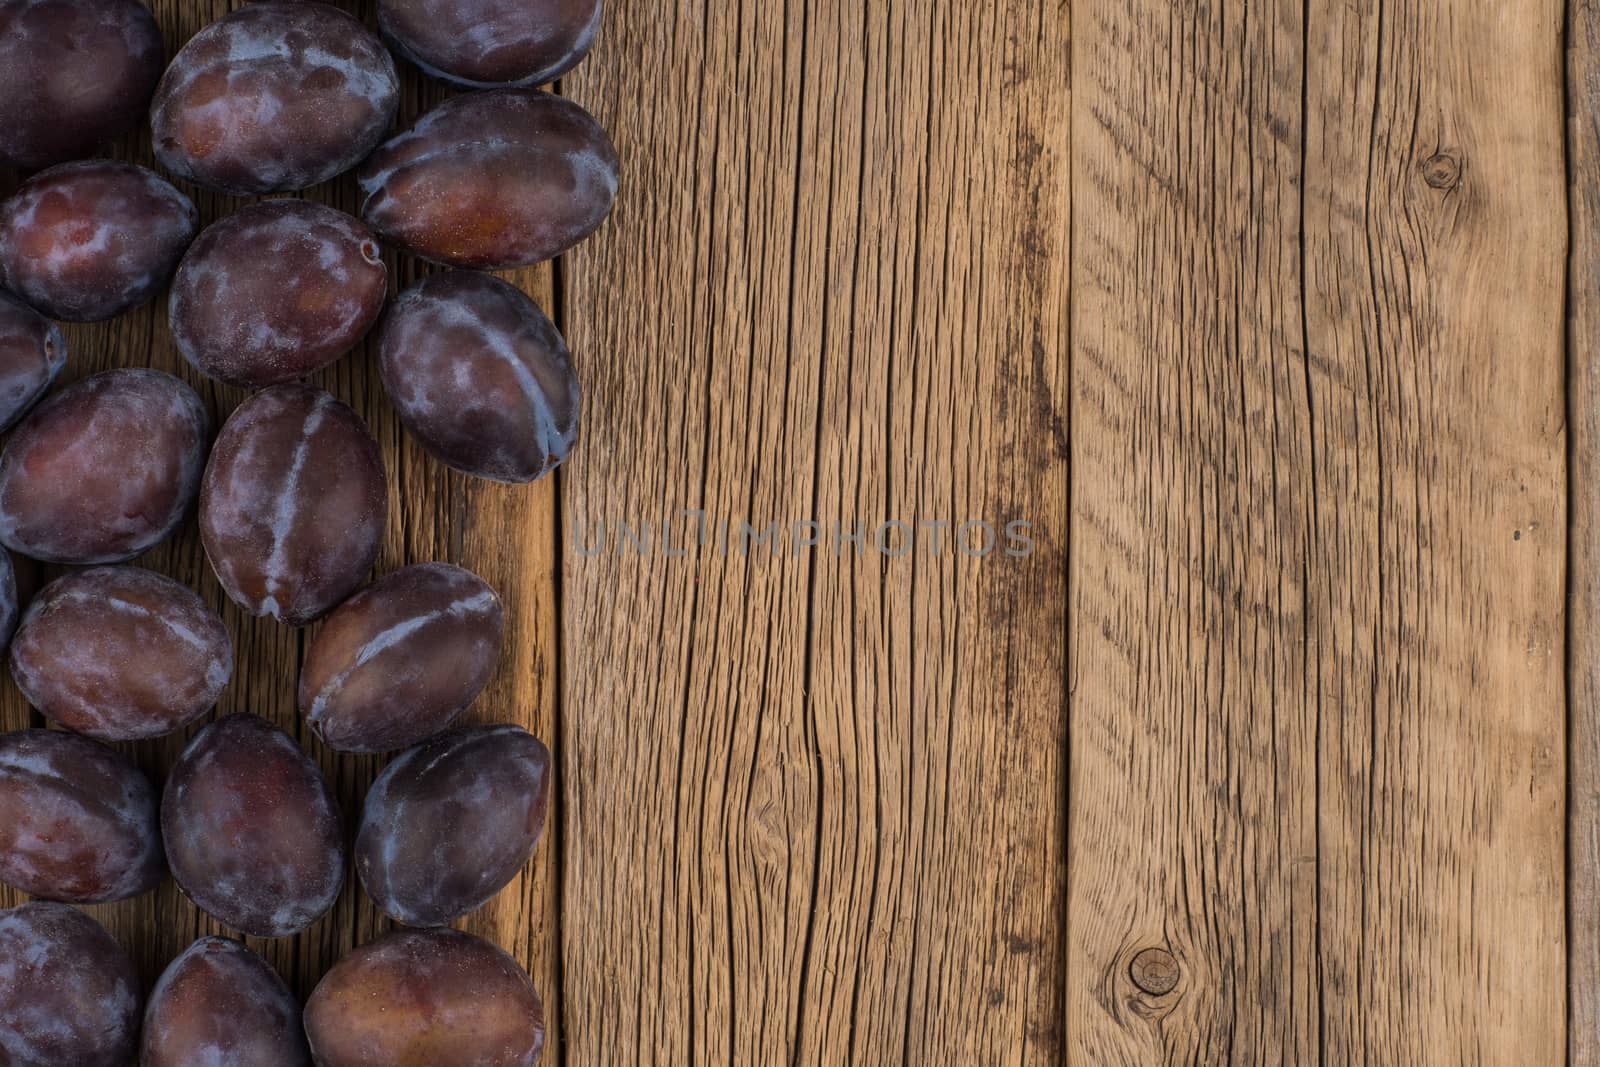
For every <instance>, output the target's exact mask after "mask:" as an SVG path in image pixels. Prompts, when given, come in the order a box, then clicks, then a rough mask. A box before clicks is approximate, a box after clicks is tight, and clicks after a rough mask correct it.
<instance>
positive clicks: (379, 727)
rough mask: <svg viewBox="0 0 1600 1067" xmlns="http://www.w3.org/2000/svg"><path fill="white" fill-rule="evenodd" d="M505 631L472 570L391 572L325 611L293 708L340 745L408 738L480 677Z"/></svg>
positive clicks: (376, 745)
mask: <svg viewBox="0 0 1600 1067" xmlns="http://www.w3.org/2000/svg"><path fill="white" fill-rule="evenodd" d="M504 634H505V621H504V617H503V614H502V611H501V607H500V598H499V597H498V596H496V595H495V592H494V590H493V589H490V588H489V586H488V585H487V584H486V583H485V582H484V581H483V579H482V578H479V577H478V576H477V575H475V574H473V573H472V572H471V571H466V570H462V569H461V568H460V567H452V566H449V565H448V564H444V563H423V564H418V565H416V566H411V567H406V568H403V569H401V570H398V571H395V572H394V573H393V574H389V575H386V576H384V577H383V578H380V579H379V580H378V581H376V582H374V583H373V584H372V585H371V586H369V587H368V588H366V589H363V590H362V591H361V592H359V593H357V594H356V595H355V596H353V597H351V598H350V599H349V600H347V601H345V602H344V603H343V604H341V605H340V606H339V607H338V609H337V610H335V611H334V612H333V614H332V615H330V616H328V619H327V621H326V623H324V624H323V627H322V629H321V631H320V632H319V633H318V634H317V637H316V640H315V641H313V642H312V644H311V648H310V650H309V651H308V652H307V653H306V661H305V668H304V670H302V671H301V674H300V713H301V714H302V715H304V716H305V717H306V721H307V722H308V723H309V724H310V726H311V728H312V729H313V730H315V731H316V733H317V736H318V737H320V738H322V740H323V741H324V742H325V743H327V744H329V745H331V746H332V747H334V748H337V749H341V750H343V751H346V752H389V751H393V750H394V749H397V748H405V747H406V746H407V745H413V744H416V743H417V742H418V741H421V740H422V739H423V738H426V737H431V736H432V735H434V734H436V733H438V732H439V731H440V730H442V729H444V728H445V727H446V726H448V725H450V722H451V720H453V719H454V718H455V717H456V716H457V715H459V714H461V712H462V711H463V710H464V709H465V708H466V707H467V705H469V704H471V703H472V702H473V700H475V699H476V698H477V696H478V694H479V693H480V692H482V691H483V687H484V686H486V685H488V684H489V678H490V677H491V676H492V675H493V674H494V668H495V664H496V663H497V662H498V661H499V658H500V645H501V641H502V639H503V637H504Z"/></svg>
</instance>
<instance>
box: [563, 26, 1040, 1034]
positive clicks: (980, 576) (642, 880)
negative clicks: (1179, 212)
mask: <svg viewBox="0 0 1600 1067" xmlns="http://www.w3.org/2000/svg"><path fill="white" fill-rule="evenodd" d="M1068 14H1069V13H1068V11H1067V9H1066V7H1065V5H1059V4H1056V3H1040V2H1038V0H1002V2H999V3H991V4H944V3H929V2H925V0H884V2H878V3H871V4H860V3H849V2H845V0H806V2H800V0H795V2H790V3H771V4H763V3H738V4H733V5H728V6H725V7H722V8H716V7H705V6H703V5H702V4H700V3H685V2H669V3H665V4H662V5H658V7H657V8H655V9H652V11H651V14H650V16H649V17H639V16H635V17H623V16H622V15H621V14H619V12H618V9H617V8H616V7H613V9H612V13H611V16H610V17H609V18H608V21H607V23H606V31H605V32H606V37H605V42H604V48H603V50H602V51H600V52H598V53H597V54H596V55H595V56H594V57H592V58H591V60H590V62H589V64H588V65H587V66H586V67H585V69H584V80H583V81H582V82H581V84H580V85H578V86H577V87H576V88H575V90H574V95H575V96H576V98H577V99H578V100H579V101H580V102H582V103H584V104H586V105H591V106H592V107H593V108H594V109H595V111H596V113H597V114H598V115H599V116H600V117H601V119H602V121H603V122H604V123H605V124H606V125H607V126H608V128H610V129H611V130H612V131H613V133H614V135H615V136H616V140H617V142H618V147H619V149H620V151H621V153H622V156H623V159H624V168H625V173H626V175H627V177H626V180H625V183H624V186H625V187H624V190H623V192H622V195H621V199H620V202H619V205H618V210H617V214H616V217H615V221H614V230H613V235H612V238H611V239H609V240H604V241H597V242H594V243H593V244H591V245H588V246H585V247H584V248H582V249H580V250H579V251H577V252H576V253H575V254H574V255H573V256H572V257H571V260H570V270H569V271H568V273H567V275H566V278H567V299H566V307H567V316H568V324H569V326H570V337H571V340H572V343H573V348H574V351H575V352H576V353H577V357H578V359H579V360H580V361H581V362H582V364H583V369H584V383H585V386H586V388H587V389H588V407H587V418H588V424H587V430H586V433H585V440H584V445H583V448H582V450H581V451H580V452H579V453H578V454H577V455H576V456H575V459H574V462H573V464H572V465H571V467H570V468H569V471H568V473H567V474H566V475H565V476H564V478H563V482H562V488H563V501H562V506H563V528H562V533H563V536H564V537H565V538H567V540H568V550H567V551H566V556H565V566H564V577H563V582H562V595H563V606H564V616H563V635H564V646H563V649H564V651H563V667H564V677H565V679H566V682H565V691H566V694H567V699H566V705H565V706H566V708H567V714H566V718H565V729H566V738H565V747H566V751H567V767H566V773H567V780H566V788H567V796H568V801H569V804H568V824H567V838H566V840H567V846H568V847H567V851H566V891H565V895H564V898H563V900H564V906H563V929H564V934H565V991H566V998H567V999H566V1004H567V1012H568V1018H569V1029H568V1050H567V1051H568V1055H569V1057H570V1059H571V1061H572V1062H575V1063H583V1064H585V1065H590V1064H596V1065H598V1064H623V1063H627V1064H635V1063H638V1064H644V1063H652V1064H653V1063H661V1064H674V1065H676V1064H692V1063H807V1064H809V1063H830V1064H832V1063H877V1064H899V1063H907V1064H934V1063H1012V1064H1016V1063H1049V1062H1054V1061H1055V1060H1057V1059H1058V1058H1059V1056H1060V1053H1061V1042H1062V1038H1063V1035H1062V1034H1061V1031H1060V1027H1059V1017H1060V1012H1059V1005H1060V998H1061V988H1062V987H1061V981H1062V976H1061V968H1060V962H1061V961H1060V946H1061V943H1062V941H1061V939H1062V934H1063V925H1062V924H1063V913H1062V904H1063V900H1064V898H1063V881H1062V875H1063V845H1064V841H1063V837H1062V833H1061V827H1062V825H1063V820H1064V812H1063V810H1062V803H1063V801H1064V789H1065V786H1064V782H1065V770H1066V768H1065V751H1064V740H1065V738H1064V730H1063V725H1064V692H1063V653H1064V650H1063V647H1062V644H1061V638H1062V635H1063V632H1064V628H1065V618H1064V604H1065V595H1064V580H1065V549H1066V542H1065V533H1066V531H1065V525H1066V501H1067V493H1066V490H1067V467H1066V458H1067V457H1066V439H1067V422H1066V410H1065V408H1066V395H1067V394H1066V387H1067V369H1066V357H1067V343H1066V332H1067V295H1068V294H1067V242H1068V229H1067V222H1068V219H1067V210H1068V187H1067V165H1068V150H1069V145H1068V137H1067V132H1068V131H1067V126H1068V120H1069V111H1068V106H1069V102H1070V97H1069V94H1068V91H1067V88H1068V87H1067V76H1068V70H1067V61H1068V52H1069V37H1068V30H1067V25H1068ZM640 57H650V60H649V61H648V62H644V61H641V58H640ZM683 509H694V510H703V511H704V512H706V513H707V514H708V516H709V518H710V522H711V527H712V531H711V532H712V537H711V543H710V544H709V545H698V544H695V545H693V546H692V550H691V551H690V552H689V554H688V555H687V556H684V557H682V558H678V557H668V556H667V555H666V554H665V551H664V549H663V548H662V546H661V544H660V537H661V526H662V523H663V522H667V523H668V524H669V525H670V527H671V529H672V531H673V534H672V536H673V544H674V550H675V551H676V550H681V549H683V548H684V547H685V543H686V541H692V540H693V533H694V527H693V523H692V520H690V519H686V518H684V517H682V516H681V514H680V512H681V511H682V510H683ZM1018 519H1020V520H1025V521H1030V522H1031V523H1032V527H1031V529H1032V536H1033V538H1034V540H1035V542H1036V544H1035V550H1034V551H1033V552H1032V554H1031V555H1028V556H1027V557H1026V558H1020V559H1019V558H1010V557H1007V556H1005V555H1004V554H1003V553H1002V552H1000V551H996V552H994V553H993V554H992V555H991V556H989V557H987V558H985V559H982V560H978V559H971V558H968V557H966V556H964V555H962V554H960V553H959V552H957V551H955V550H953V548H952V543H953V539H954V537H955V536H956V534H957V527H959V525H960V524H961V523H962V522H964V521H967V520H988V521H990V522H993V523H997V524H1003V523H1005V522H1009V521H1012V520H1018ZM624 520H625V521H627V522H629V523H631V524H634V525H635V526H637V525H638V524H640V523H645V522H648V523H650V524H651V526H652V529H653V530H654V535H655V542H654V544H655V550H654V551H653V552H652V553H651V554H649V555H645V556H641V555H640V554H639V553H638V552H636V551H634V550H633V549H632V548H631V546H625V547H623V548H622V549H620V550H619V549H618V547H617V534H618V531H617V525H616V524H617V523H619V522H621V521H624ZM723 520H727V521H729V522H732V523H738V522H740V521H748V522H749V523H751V524H752V525H753V526H755V527H756V528H757V529H765V528H766V527H767V525H768V524H769V523H771V522H774V521H776V522H778V523H780V524H781V525H782V526H784V527H789V526H790V525H791V524H793V523H795V522H806V521H811V522H816V523H818V524H819V526H820V533H821V538H822V544H821V545H820V546H819V547H818V548H816V549H814V550H807V549H801V550H800V551H798V552H797V551H795V550H794V547H793V539H792V537H791V538H790V539H789V541H786V543H785V545H784V547H783V548H782V549H781V550H780V551H779V552H777V553H776V554H774V553H773V551H772V550H771V548H770V547H769V548H763V549H758V550H756V551H755V552H752V553H750V554H748V555H745V554H741V553H740V551H739V550H738V548H737V547H736V546H737V540H735V541H734V546H735V547H731V548H730V549H729V551H728V552H727V553H725V554H724V553H723V552H722V551H721V549H720V537H719V535H718V533H717V527H718V526H719V525H720V522H721V521H723ZM887 520H899V521H903V522H907V523H912V524H918V523H922V522H947V523H953V524H955V525H954V526H952V527H951V528H950V529H949V530H948V531H947V532H945V533H944V538H945V545H944V550H943V552H942V554H939V555H934V554H933V553H932V551H931V549H930V548H928V547H927V544H926V542H927V540H928V536H929V535H928V534H927V533H926V532H921V531H919V532H918V535H917V536H918V540H919V542H920V543H919V544H918V546H917V547H916V548H915V549H914V550H913V551H911V552H909V553H907V554H906V555H904V556H902V557H900V558H897V559H892V558H888V557H886V556H884V555H882V554H880V553H879V552H878V551H877V550H876V549H875V548H874V547H873V546H872V544H871V538H872V536H873V534H874V533H875V531H876V529H877V527H878V525H879V524H881V523H883V522H885V521H887ZM857 522H859V523H862V524H863V525H864V527H865V531H866V535H867V538H868V543H867V545H865V546H864V548H863V550H862V551H860V552H859V553H858V551H857V549H856V547H855V546H854V545H850V544H846V545H843V546H840V550H839V551H837V552H836V551H835V543H834V540H833V531H834V523H842V524H843V529H844V531H845V532H847V533H853V532H854V525H855V524H856V523H857ZM601 524H605V525H606V527H607V528H608V538H609V540H608V543H607V548H606V550H604V551H598V550H597V553H596V554H595V555H594V556H592V557H587V556H585V555H583V554H581V553H578V552H574V551H572V549H571V541H572V539H573V528H574V527H576V528H577V530H578V531H579V537H580V539H581V541H582V543H583V544H584V545H585V546H587V547H588V548H595V547H596V546H597V545H598V544H599V538H600V527H601ZM791 533H792V530H791ZM734 536H735V538H736V537H737V527H735V531H734ZM890 536H891V540H890V542H889V543H890V544H891V547H894V548H896V549H897V548H898V547H899V546H900V544H901V542H900V541H899V540H896V539H892V538H893V534H892V533H891V535H890ZM971 536H973V537H977V536H980V533H979V531H977V530H976V529H975V530H974V531H973V533H972V534H971Z"/></svg>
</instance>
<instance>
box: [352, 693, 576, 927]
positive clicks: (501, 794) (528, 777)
mask: <svg viewBox="0 0 1600 1067" xmlns="http://www.w3.org/2000/svg"><path fill="white" fill-rule="evenodd" d="M549 807H550V750H549V749H547V748H546V747H545V746H544V744H543V743H542V742H540V741H539V740H538V739H537V738H535V737H534V736H533V735H532V734H530V733H528V732H527V731H526V730H524V729H522V728H521V727H520V726H513V725H510V724H499V725H494V726H479V727H468V728H465V729H459V730H451V731H449V732H448V733H444V734H440V735H439V736H438V737H435V738H433V739H432V740H430V741H425V742H423V743H422V744H420V745H418V746H417V747H416V748H413V749H409V750H408V751H406V752H405V753H403V754H402V755H400V756H399V757H397V758H396V759H395V761H394V762H393V763H391V764H389V766H388V767H387V768H385V769H384V772H383V773H382V774H381V775H379V776H378V779H377V781H375V782H374V783H373V784H372V789H371V790H370V791H369V792H368V793H367V799H366V804H365V806H364V807H363V809H362V813H361V829H360V831H359V833H358V834H357V836H356V849H355V861H356V872H357V873H358V874H359V875H360V876H361V882H362V885H363V886H365V887H366V890H367V894H368V895H369V896H370V897H372V899H373V902H374V903H376V904H377V905H378V907H379V908H381V909H382V910H383V912H384V913H385V914H386V915H388V916H389V917H390V918H393V919H396V920H398V921H400V922H403V923H405V924H406V925H407V926H440V925H443V924H444V923H448V922H450V921H452V920H454V919H457V918H460V917H461V916H463V915H465V914H467V913H468V912H469V911H472V910H474V909H476V908H478V907H481V906H482V905H483V904H484V903H486V902H487V901H488V900H489V899H490V898H491V897H493V896H494V895H495V894H496V893H498V892H499V891H500V890H502V889H504V888H505V887H506V885H507V884H509V883H510V881H511V880H512V878H514V877H516V874H517V872H518V871H520V870H521V869H522V868H523V866H524V865H525V864H526V863H527V862H528V859H529V857H531V856H532V855H533V850H534V848H535V846H536V845H537V844H538V843H539V838H540V836H541V835H542V834H543V832H544V825H545V818H546V816H547V814H548V812H549Z"/></svg>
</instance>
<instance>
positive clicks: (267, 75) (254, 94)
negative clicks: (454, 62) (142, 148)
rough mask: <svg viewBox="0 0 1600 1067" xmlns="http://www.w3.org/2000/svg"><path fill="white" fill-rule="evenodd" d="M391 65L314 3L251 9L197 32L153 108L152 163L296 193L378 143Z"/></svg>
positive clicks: (395, 103) (234, 184) (347, 22)
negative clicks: (153, 143) (291, 190)
mask: <svg viewBox="0 0 1600 1067" xmlns="http://www.w3.org/2000/svg"><path fill="white" fill-rule="evenodd" d="M399 103H400V82H399V78H398V76H397V74H396V73H395V67H394V60H393V59H391V58H390V56H389V53H388V51H386V50H385V49H384V47H383V44H382V42H380V41H379V40H378V38H377V37H375V36H374V35H373V34H372V32H371V31H370V30H368V29H367V28H366V27H365V26H363V25H362V24H361V23H360V22H359V21H358V20H357V19H355V18H354V17H353V16H351V15H348V14H346V13H345V12H343V11H341V10H339V9H338V8H336V7H333V6H331V5H329V4H323V3H317V2H315V0H288V2H268V3H258V4H251V5H249V6H248V7H244V8H240V9H239V10H237V11H235V12H233V13H232V14H229V15H225V16H223V17H222V18H221V19H218V20H217V21H216V22H213V23H212V24H211V25H209V26H207V27H206V28H205V29H203V30H201V31H200V32H199V33H197V34H195V36H194V37H192V38H191V39H190V40H189V43H188V44H186V45H184V46H183V48H182V49H181V50H180V51H179V52H178V54H177V55H176V56H175V57H173V60H172V65H171V66H169V67H168V68H167V72H166V74H164V75H163V76H162V78H161V84H160V86H159V87H157V89H156V95H155V100H154V102H153V103H152V105H151V108H150V126H151V129H152V130H153V132H154V135H155V152H156V158H157V159H159V160H160V161H161V164H162V165H163V166H165V167H166V168H167V169H168V170H170V171H172V172H173V173H174V174H177V175H178V176H180V177H182V178H186V179H188V180H189V181H192V182H195V183H197V184H200V185H204V186H208V187H210V188H212V189H219V190H221V191H222V192H225V193H270V192H280V191H284V190H289V189H304V188H305V187H307V186H309V185H315V184H317V183H318V182H322V181H326V180H327V179H329V178H332V177H333V176H334V175H336V174H342V173H343V172H344V171H347V170H349V169H350V168H351V167H353V166H355V165H356V164H357V163H359V162H360V161H361V160H362V158H363V157H364V156H366V155H367V153H369V152H371V151H372V149H373V148H374V147H376V146H377V144H378V142H379V141H381V140H383V134H384V131H385V130H386V129H387V128H388V126H389V123H390V122H391V121H393V119H394V115H395V111H396V109H397V108H398V107H399Z"/></svg>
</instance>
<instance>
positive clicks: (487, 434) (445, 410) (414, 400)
mask: <svg viewBox="0 0 1600 1067" xmlns="http://www.w3.org/2000/svg"><path fill="white" fill-rule="evenodd" d="M378 353H379V355H378V359H379V363H378V365H379V368H380V370H381V371H382V373H383V384H384V387H385V388H386V389H388V391H389V398H390V399H391V400H392V401H394V406H395V410H396V411H397V412H398V413H399V415H400V421H401V422H402V423H404V424H405V427H406V429H407V430H409V431H410V432H411V434H412V436H413V437H415V438H416V439H417V440H418V441H420V442H421V443H422V446H423V447H424V448H426V449H427V450H428V451H429V452H431V453H433V454H434V455H435V456H437V457H438V458H439V459H440V460H442V461H443V462H444V463H446V464H448V465H449V466H451V467H454V468H455V469H456V470H458V471H461V472H462V473H464V474H472V475H476V476H477V477H479V478H492V479H494V480H495V481H499V482H531V481H533V480H534V479H536V478H541V477H543V476H544V475H546V474H548V473H550V472H551V471H552V470H554V469H555V468H556V467H557V466H558V465H559V464H560V463H561V462H562V461H563V460H565V459H566V458H567V454H568V453H569V452H570V451H571V450H572V445H573V442H574V441H576V440H577V436H578V415H579V409H580V406H581V403H580V394H579V390H578V376H577V374H576V373H575V372H574V371H573V369H572V357H571V356H570V355H569V354H568V352H567V345H566V342H565V341H563V340H562V339H561V334H560V332H559V331H557V329H556V327H555V324H554V323H552V322H551V321H550V320H549V318H547V317H546V316H545V313H544V312H543V311H540V310H539V307H538V305H537V304H535V303H534V302H533V301H532V300H529V299H528V297H527V296H526V295H525V294H524V293H523V292H522V290H520V289H518V288H516V287H515V286H513V285H508V284H507V283H505V282H503V281H501V280H500V279H499V278H495V277H492V276H490V275H488V274H476V273H473V272H471V271H452V272H450V273H448V274H435V275H432V276H430V277H428V278H425V279H423V280H422V281H420V282H418V283H417V284H416V285H413V286H412V287H411V288H409V289H407V290H406V291H405V292H403V293H401V294H400V296H399V298H398V299H396V300H395V302H394V306H393V307H392V308H390V309H389V314H388V315H387V316H385V318H384V320H383V326H382V327H381V328H380V330H379V334H378Z"/></svg>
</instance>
